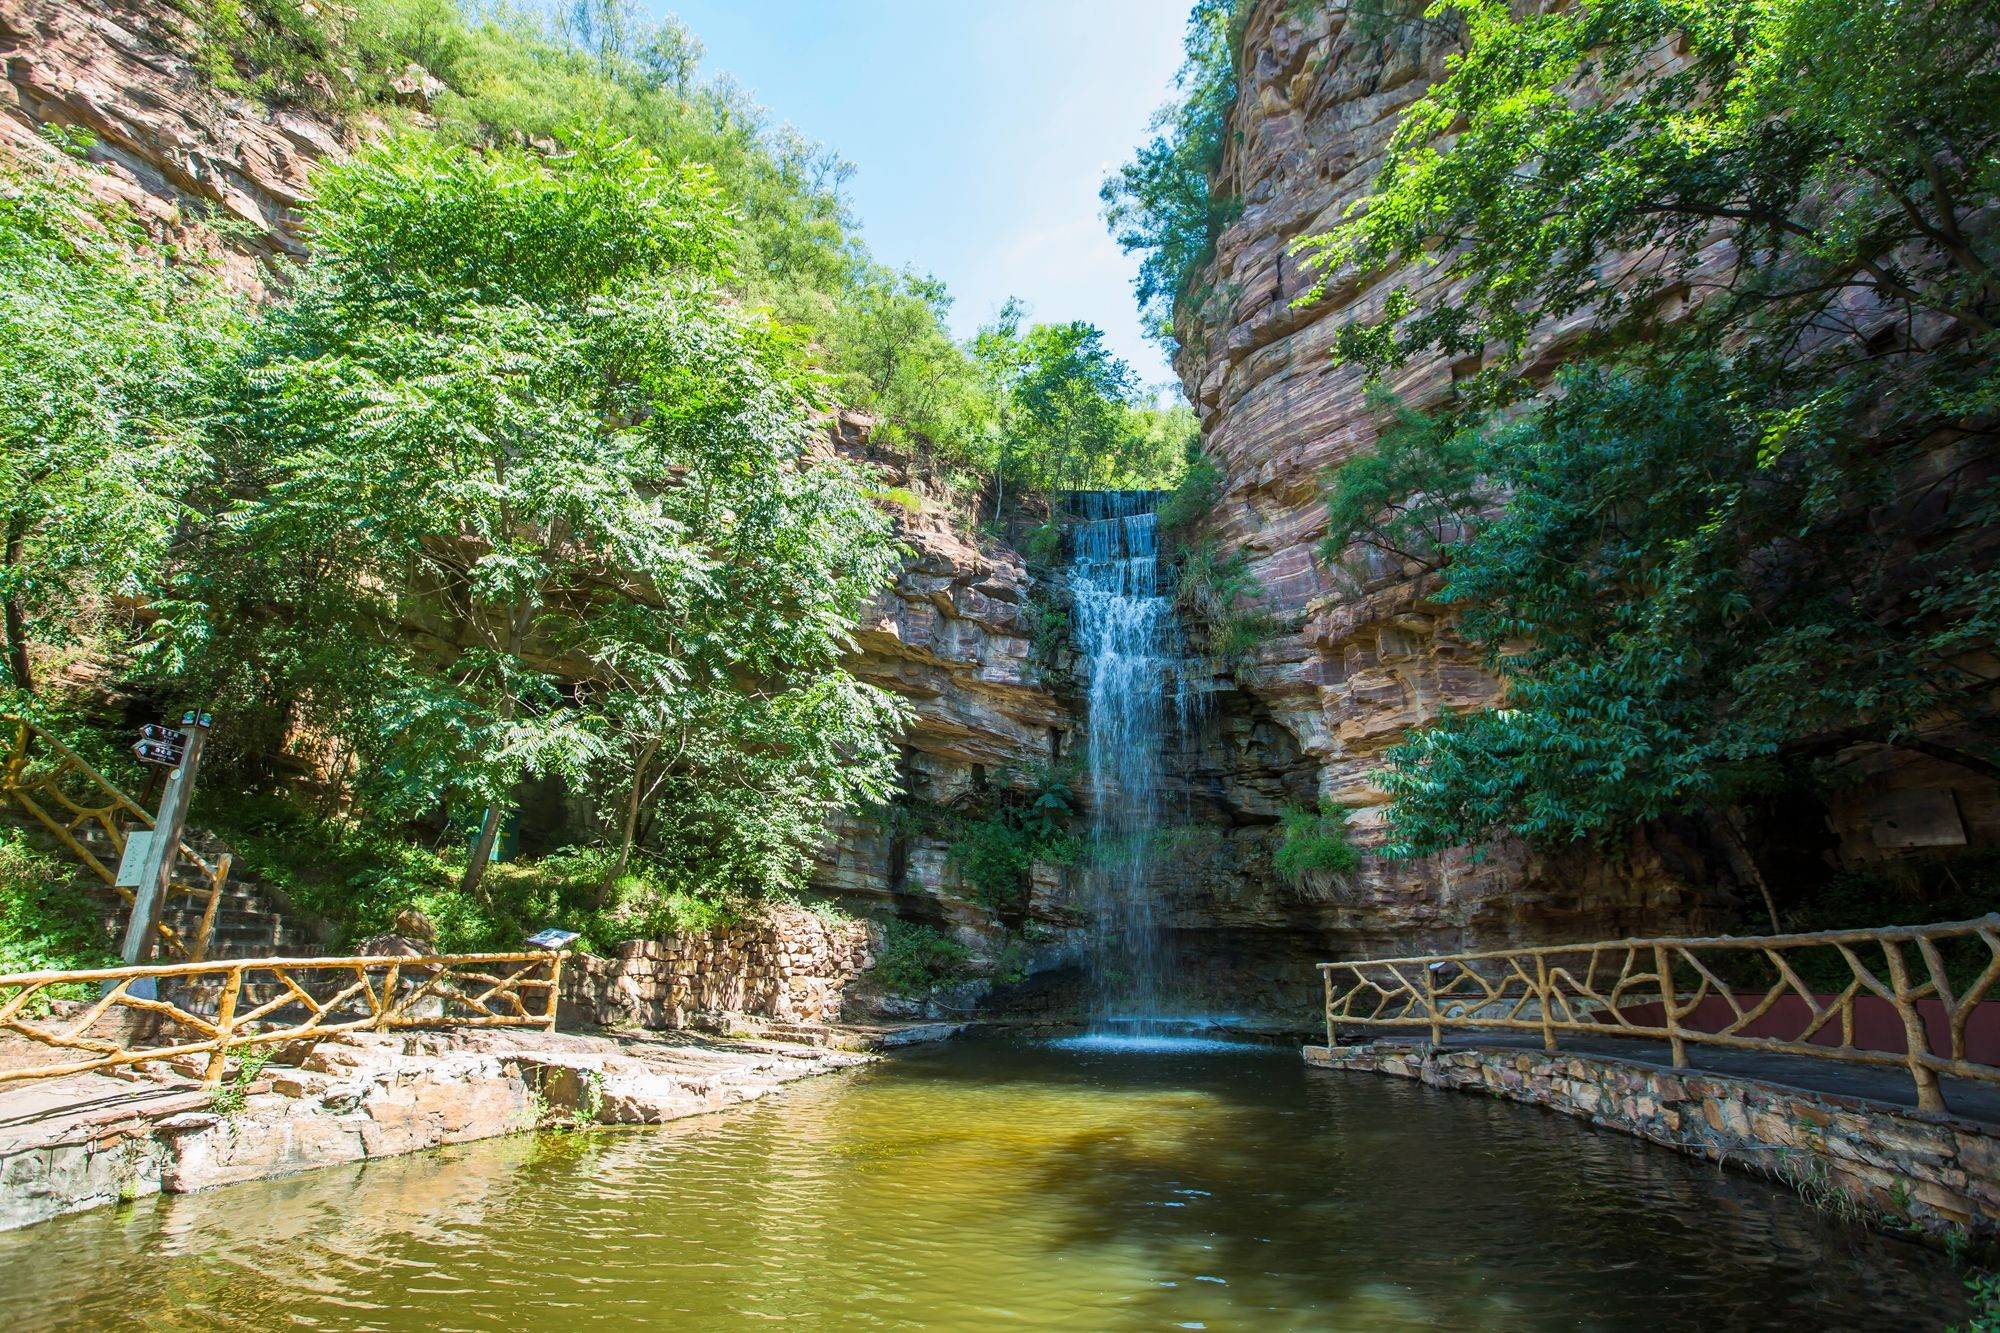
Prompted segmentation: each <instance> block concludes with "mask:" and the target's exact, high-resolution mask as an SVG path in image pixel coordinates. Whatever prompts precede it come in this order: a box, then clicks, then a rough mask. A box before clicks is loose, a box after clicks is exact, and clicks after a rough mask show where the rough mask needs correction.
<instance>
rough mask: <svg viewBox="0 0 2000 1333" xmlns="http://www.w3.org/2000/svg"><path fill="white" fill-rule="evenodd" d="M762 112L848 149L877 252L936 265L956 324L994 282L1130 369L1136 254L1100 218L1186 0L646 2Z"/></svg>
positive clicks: (1137, 345)
mask: <svg viewBox="0 0 2000 1333" xmlns="http://www.w3.org/2000/svg"><path fill="white" fill-rule="evenodd" d="M645 3H646V6H647V8H648V9H649V10H651V12H652V13H653V14H654V16H655V17H659V16H664V15H666V14H674V15H676V16H678V17H679V18H680V20H681V21H682V22H683V23H685V24H687V26H688V27H689V28H691V29H692V30H693V31H694V33H695V35H696V36H698V37H700V38H701V40H702V43H703V45H704V46H705V47H706V50H707V55H706V57H705V59H704V61H703V65H702V69H703V72H704V73H705V74H707V75H710V76H713V75H716V74H720V73H727V74H730V75H733V76H734V77H735V79H736V81H737V82H738V83H740V84H742V85H743V86H744V87H745V88H746V89H748V90H749V91H750V92H751V93H752V94H753V95H754V96H755V98H756V100H757V101H759V102H761V103H762V104H764V105H765V106H766V107H768V108H770V110H771V112H772V115H773V118H774V119H775V120H776V121H779V122H789V123H790V124H792V125H793V126H795V127H796V128H797V129H798V130H800V131H801V132H802V133H804V134H805V135H807V136H808V137H810V138H813V139H816V140H819V141H820V142H822V143H824V144H826V145H827V146H828V147H830V148H833V149H834V150H836V151H837V152H838V153H839V154H840V155H841V156H842V157H845V158H846V159H847V160H848V161H850V162H852V163H854V165H855V172H854V176H853V178H852V180H851V181H850V182H849V185H848V190H847V193H848V196H849V198H850V200H851V201H852V203H853V205H854V211H855V213H856V215H857V216H858V217H859V219H860V221H861V224H862V231H863V235H864V236H865V237H866V239H867V242H868V246H869V249H870V250H872V251H873V252H874V254H875V256H876V258H877V259H879V260H881V261H882V262H884V263H886V264H889V265H891V266H892V267H897V268H901V267H904V266H906V265H908V266H913V267H915V268H918V269H920V270H924V271H928V272H931V273H935V274H936V275H937V276H938V277H940V278H942V279H944V281H945V283H946V284H947V285H948V286H949V287H950V288H951V291H952V293H953V294H954V295H955V296H956V297H957V301H958V303H957V305H956V307H955V308H954V310H953V312H952V313H953V323H954V325H955V327H956V330H957V332H959V333H960V334H961V335H964V334H970V333H971V332H972V331H973V330H974V329H975V328H977V327H978V325H979V324H981V323H983V322H984V321H986V320H987V319H989V318H990V317H991V316H992V313H993V311H994V310H995V309H996V308H997V307H998V306H999V304H1000V303H1001V302H1002V301H1003V300H1005V299H1006V298H1007V297H1008V296H1019V297H1021V298H1022V299H1023V300H1024V301H1026V302H1027V303H1028V305H1029V306H1030V308H1031V317H1032V318H1034V319H1036V320H1046V321H1054V320H1068V319H1087V320H1089V321H1091V322H1092V323H1094V324H1096V325H1098V326H1099V327H1101V328H1103V329H1104V331H1105V335H1106V338H1107V341H1109V343H1110V344H1111V346H1112V347H1113V348H1114V349H1115V350H1116V351H1117V352H1118V354H1119V355H1120V356H1123V357H1124V358H1125V359H1126V360H1128V361H1130V362H1131V363H1132V366H1133V369H1135V370H1136V371H1138V373H1139V375H1140V377H1141V378H1143V379H1144V380H1146V381H1147V382H1148V383H1164V382H1166V381H1168V380H1170V379H1171V378H1172V375H1171V372H1170V371H1169V370H1168V368H1167V365H1166V362H1165V360H1164V358H1163V357H1162V356H1161V354H1160V352H1159V350H1158V349H1157V348H1156V347H1155V346H1154V345H1153V344H1151V343H1150V342H1148V341H1146V339H1145V338H1144V337H1143V336H1142V335H1141V333H1140V326H1139V317H1138V311H1137V308H1136V306H1135V305H1134V302H1133V299H1132V288H1131V280H1132V273H1133V269H1134V262H1133V261H1132V260H1131V259H1129V258H1128V257H1126V256H1125V255H1123V254H1121V253H1119V250H1118V247H1117V246H1116V245H1114V244H1113V243H1112V241H1111V238H1110V236H1109V235H1108V234H1107V233H1106V231H1105V227H1104V223H1103V221H1102V219H1101V218H1100V217H1099V216H1098V214H1099V208H1100V205H1099V203H1098V198H1097V189H1098V184H1099V182H1100V181H1101V180H1102V179H1103V177H1104V174H1105V172H1107V171H1108V170H1110V169H1111V168H1113V167H1115V166H1116V165H1117V164H1119V163H1120V162H1122V161H1124V160H1125V158H1126V157H1127V156H1128V155H1129V154H1130V153H1131V151H1132V149H1133V148H1134V147H1135V146H1136V145H1137V144H1138V143H1139V142H1140V140H1141V138H1142V136H1143V135H1144V134H1145V130H1146V122H1147V119H1148V117H1150V116H1151V115H1152V113H1153V110H1154V108H1155V107H1157V106H1158V105H1159V103H1160V102H1161V101H1163V100H1164V99H1165V98H1166V96H1167V95H1168V92H1169V86H1170V83H1171V81H1172V78H1173V74H1174V71H1175V69H1176V68H1178V67H1179V65H1180V43H1181V33H1182V29H1183V27H1184V26H1185V24H1186V22H1187V13H1188V4H1187V2H1186V0H645Z"/></svg>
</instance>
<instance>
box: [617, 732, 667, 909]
mask: <svg viewBox="0 0 2000 1333" xmlns="http://www.w3.org/2000/svg"><path fill="white" fill-rule="evenodd" d="M663 740H664V738H663V737H660V736H655V737H653V738H652V739H651V740H649V741H647V742H646V748H645V750H644V752H642V753H641V754H640V756H639V759H638V762H636V763H634V764H633V765H632V790H631V791H630V792H629V793H628V794H627V795H626V797H625V827H624V829H623V830H622V831H621V836H620V837H619V840H618V864H617V865H616V866H613V867H612V869H611V871H610V872H609V873H608V874H606V875H605V877H604V888H605V891H606V892H607V893H608V892H610V890H611V887H612V886H613V885H614V884H616V883H617V882H618V877H619V876H620V875H622V874H624V873H625V867H626V866H627V865H630V864H631V861H632V842H633V839H634V838H635V837H636V836H637V835H638V831H639V802H640V798H641V796H642V794H643V793H644V792H645V789H646V766H647V765H648V764H650V763H652V762H653V756H654V755H656V754H658V753H659V752H660V745H661V744H662V742H663Z"/></svg>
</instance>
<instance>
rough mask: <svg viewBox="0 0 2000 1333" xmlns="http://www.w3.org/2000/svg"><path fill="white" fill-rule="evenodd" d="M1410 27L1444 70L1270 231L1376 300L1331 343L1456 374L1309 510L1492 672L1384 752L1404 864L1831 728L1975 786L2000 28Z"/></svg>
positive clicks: (1654, 792)
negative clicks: (1416, 596) (1484, 687)
mask: <svg viewBox="0 0 2000 1333" xmlns="http://www.w3.org/2000/svg"><path fill="white" fill-rule="evenodd" d="M1432 14H1433V16H1434V17H1447V18H1451V19H1455V20H1456V21H1457V22H1458V23H1459V24H1460V25H1461V26H1462V32H1463V38H1464V40H1463V49H1462V51H1461V52H1460V53H1459V54H1458V55H1457V56H1456V57H1454V58H1453V60H1452V61H1451V63H1450V66H1449V68H1448V70H1447V72H1446V75H1445V77H1444V78H1443V79H1441V80H1440V81H1439V82H1438V83H1437V84H1436V85H1434V86H1433V88H1432V89H1431V90H1430V91H1429V93H1428V94H1427V95H1426V96H1425V97H1424V98H1422V99H1420V101H1419V102H1417V103H1416V104H1415V105H1414V107H1413V108H1412V110H1411V111H1410V112H1409V113H1407V114H1406V116H1405V117H1404V119H1403V120H1402V122H1401V123H1400V124H1399V125H1398V127H1397V130H1396V134H1395V137H1394V140H1393V144H1392V149H1391V154H1390V158H1389V161H1388V164H1387V166H1386V168H1385V170H1384V171H1383V173H1382V176H1381V178H1380V180H1379V181H1378V183H1377V187H1376V190H1375V192H1374V193H1373V194H1372V195H1371V196H1370V197H1369V198H1368V199H1366V200H1364V201H1363V202H1362V203H1361V204H1359V205H1357V206H1356V208H1355V210H1354V211H1353V213H1352V214H1351V215H1350V217H1349V219H1348V220H1347V221H1345V222H1343V223H1342V224H1340V225H1339V226H1338V227H1336V228H1335V229H1334V230H1332V231H1331V232H1328V233H1326V234H1324V235H1321V236H1315V237H1309V238H1306V239H1305V240H1304V241H1302V242H1301V248H1302V250H1303V252H1304V253H1305V254H1306V256H1307V258H1308V261H1309V262H1310V263H1312V264H1314V265H1315V266H1316V267H1317V268H1318V269H1319V271H1320V274H1321V278H1322V289H1321V290H1320V291H1319V292H1318V293H1316V294H1315V295H1316V296H1321V297H1323V296H1325V295H1327V294H1329V293H1332V292H1336V291H1337V292H1341V293H1352V292H1354V291H1356V290H1358V284H1361V283H1365V282H1375V283H1381V282H1384V281H1385V280H1386V283H1387V286H1386V287H1385V288H1384V290H1385V292H1386V296H1385V297H1384V299H1383V300H1382V302H1381V303H1380V305H1379V307H1375V308H1379V309H1380V311H1381V313H1380V315H1379V317H1374V318H1363V319H1357V320H1355V321H1353V322H1351V323H1349V324H1348V325H1347V326H1346V327H1344V328H1343V329H1342V330H1341V332H1340V337H1339V342H1338V355H1339V356H1340V357H1342V358H1345V359H1350V360H1353V361H1356V362H1359V363H1360V364H1362V365H1364V366H1366V367H1368V368H1369V369H1371V370H1372V371H1374V372H1377V373H1381V372H1387V371H1389V370H1391V369H1393V368H1395V367H1397V366H1400V365H1403V364H1405V363H1406V362H1409V361H1411V360H1412V359H1414V358H1419V357H1441V358H1446V359H1450V360H1452V361H1454V362H1459V361H1461V360H1462V359H1464V358H1470V357H1483V358H1484V359H1485V366H1484V369H1483V371H1481V373H1479V374H1478V375H1477V376H1475V377H1473V378H1471V379H1461V382H1460V383H1459V385H1458V386H1457V387H1458V390H1459V392H1458V394H1457V395H1456V397H1455V400H1454V401H1453V402H1452V403H1451V404H1448V405H1446V406H1445V407H1444V408H1443V409H1441V410H1439V411H1437V412H1434V413H1432V414H1431V415H1429V416H1423V415H1410V414H1406V415H1405V417H1404V418H1403V419H1402V421H1401V422H1400V424H1398V425H1396V426H1394V427H1393V428H1392V429H1390V430H1389V431H1388V432H1387V433H1386V434H1385V438H1384V440H1383V444H1382V447H1381V448H1380V449H1379V450H1378V451H1377V452H1376V453H1375V454H1374V455H1373V456H1371V457H1368V458H1365V459H1362V460H1358V461H1357V462H1355V463H1352V464H1350V465H1348V466H1347V467H1345V468H1343V469H1342V470H1341V471H1340V473H1339V474H1338V475H1337V476H1336V477H1335V478H1334V479H1333V483H1332V485H1331V488H1330V492H1329V505H1330V514H1331V517H1332V519H1333V523H1332V537H1331V539H1330V545H1331V546H1332V547H1334V548H1336V549H1347V550H1351V551H1361V552H1372V553H1373V559H1372V560H1371V561H1369V562H1367V564H1368V567H1367V568H1365V569H1363V570H1361V571H1359V572H1360V573H1361V574H1362V576H1363V577H1377V576H1379V575H1381V574H1383V573H1398V574H1401V575H1416V576H1419V577H1427V578H1431V579H1433V580H1434V582H1433V584H1432V586H1433V587H1435V588H1436V595H1437V596H1438V597H1439V598H1440V599H1441V600H1442V601H1444V602H1445V603H1447V604H1448V605H1451V606H1453V607H1456V608H1458V609H1459V611H1460V613H1461V616H1462V621H1461V624H1462V628H1463V630H1464V631H1465V632H1466V634H1467V635H1468V637H1469V638H1470V639H1471V640H1472V641H1473V642H1474V643H1476V644H1478V645H1481V646H1483V647H1484V649H1485V650H1486V652H1487V654H1488V657H1489V660H1490V661H1491V663H1492V664H1493V665H1494V666H1495V667H1496V668H1497V669H1499V670H1501V671H1502V673H1503V674H1504V675H1505V677H1506V679H1507V682H1508V693H1509V697H1508V701H1507V706H1506V707H1504V708H1500V709H1493V710H1485V711H1480V712H1475V713H1472V714H1467V715H1463V716H1452V717H1447V718H1445V719H1442V720H1440V721H1439V722H1438V723H1437V724H1436V725H1434V726H1433V727H1431V728H1429V729H1427V730H1425V731H1423V732H1420V733H1417V734H1415V735H1413V736H1412V737H1411V738H1410V739H1409V740H1407V741H1406V742H1405V743H1404V744H1402V745H1400V746H1398V747H1396V748H1395V749H1394V750H1393V751H1391V753H1390V755H1389V759H1390V770H1389V773H1388V775H1387V778H1386V781H1387V784H1388V786H1389V788H1390V790H1391V791H1392V792H1393V793H1394V794H1395V796H1396V798H1397V799H1396V803H1395V805H1394V806H1393V807H1392V815H1393V827H1394V829H1395V831H1396V833H1397V835H1398V838H1399V845H1400V847H1401V849H1402V850H1404V851H1409V852H1425V851H1432V850H1437V849H1440V848H1443V847H1448V846H1454V845H1459V844H1463V843H1467V842H1473V841H1477V840H1479V839H1480V838H1482V837H1484V836H1486V835H1487V834H1489V833H1491V832H1494V831H1497V830H1507V831H1511V832H1514V833H1518V834H1522V835H1526V836H1528V837H1530V838H1535V839H1540V840H1544V841H1555V842H1562V841H1568V840H1572V839H1576V838H1581V837H1587V836H1591V835H1594V834H1597V833H1599V832H1602V831H1605V830H1609V829H1615V828H1617V827H1620V826H1623V825H1627V824H1630V823H1632V822H1634V821H1638V820H1644V819H1648V818H1652V817H1655V816H1658V815H1662V814H1666V813H1672V812H1689V811H1712V810H1714V809H1715V808H1717V807H1718V806H1727V805H1728V804H1730V803H1732V802H1735V801H1738V800H1740V799H1743V798H1745V797H1746V796H1747V795H1748V794H1750V793H1754V792H1756V791H1757V790H1759V789H1760V788H1764V787H1768V786H1769V785H1770V784H1772V783H1776V782H1791V781H1798V780H1799V774H1800V773H1801V771H1802V770H1801V769H1800V767H1799V761H1801V760H1810V759H1812V758H1814V757H1816V756H1824V755H1828V754H1831V753H1833V752H1834V751H1835V750H1837V749H1839V748H1841V747H1842V746H1845V745H1848V744H1851V743H1853V742H1855V741H1864V740H1866V741H1877V742H1886V743H1894V744H1899V745H1906V746H1913V747H1918V748H1927V749H1929V750H1931V751H1933V752H1935V753H1938V754H1940V755H1942V756H1944V757H1948V758H1950V759H1951V760H1952V761H1953V762H1956V763H1959V764H1962V765H1967V766H1970V767H1974V768H1980V769H1982V770H1983V771H1989V772H1992V771H2000V770H1995V769H1994V765H1993V758H1992V754H1993V752H1992V747H1991V743H1990V716H1989V704H1988V702H1987V700H1988V697H1989V695H1990V691H1991V686H1992V684H1993V683H1994V682H1993V680H1992V679H1991V672H1990V667H1989V666H1984V665H1982V662H1984V661H1985V658H1984V657H1983V656H1982V654H1983V653H1984V652H1985V651H1986V650H1988V649H1990V645H1991V642H1992V633H1993V630H1994V628H1995V626H1996V624H2000V620H1996V616H1995V610H1996V608H2000V589H1996V587H1995V580H1994V578H1993V575H1992V573H1991V568H1992V557H1993V551H1992V545H1993V543H1992V539H1991V536H1990V526H1991V523H1992V521H1993V518H1994V517H1995V515H1996V512H2000V508H1997V507H1996V492H1995V489H1994V482H1993V477H1994V461H1993V446H1994V439H1993V432H1992V421H1993V408H1994V405H1995V402H1996V393H1995V390H1996V387H2000V381H1996V378H1995V375H1994V356H1993V353H1994V351H1995V341H1994V336H1995V335H1994V333H1993V327H1994V326H1993V320H1994V315H1995V310H1996V305H1995V303H1996V300H2000V284H1996V282H1995V272H1996V270H1995V268H1994V264H1995V245H1994V242H1993V238H1992V236H1991V233H1990V229H1989V228H1988V227H1986V226H1985V225H1984V223H1983V221H1982V219H1983V217H1984V216H1985V214H1986V213H1987V212H1988V211H1989V210H1990V209H1991V207H1992V205H1993V203H1994V201H1995V192H1996V187H2000V176H1996V175H1995V174H1994V170H1993V160H1994V159H1993V148H1994V145H1995V143H1996V142H2000V99H1996V97H1995V95H1994V94H1995V92H1996V88H1995V86H1994V80H1995V78H1996V77H2000V76H1996V74H1995V72H1994V71H1995V69H1996V65H1995V61H1994V55H1995V53H1996V48H2000V8H1996V7H1995V6H1994V5H1993V4H1991V3H1981V2H1978V0H1925V2H1924V3H1918V4H1908V3H1900V2H1899V0H1859V2H1857V0H1784V2H1783V3H1750V2H1749V0H1595V2H1594V3H1586V4H1577V5H1571V6H1564V7H1560V8H1555V9H1553V10H1551V11H1550V12H1533V13H1526V14H1522V13H1519V12H1518V11H1517V10H1516V9H1514V8H1511V7H1510V6H1508V5H1506V4H1504V3H1499V2H1498V0H1494V2H1492V3H1489V2H1488V0H1463V2H1462V3H1445V4H1440V5H1436V6H1434V7H1433V10H1432ZM1438 262H1445V263H1449V264H1450V265H1451V276H1452V279H1453V281H1451V282H1449V283H1437V282H1434V281H1429V280H1426V281H1425V282H1424V285H1423V288H1422V293H1423V294H1422V295H1421V296H1420V295H1419V294H1418V288H1417V286H1416V285H1415V284H1416V281H1417V279H1416V271H1417V270H1420V269H1421V268H1423V267H1424V266H1427V265H1429V264H1432V263H1438ZM1585 317H1587V320H1588V324H1589V327H1590V328H1591V330H1592V332H1591V333H1590V335H1589V336H1588V337H1586V338H1584V339H1583V340H1582V342H1581V343H1574V342H1572V343H1571V344H1570V346H1569V348H1568V351H1569V354H1570V355H1571V356H1572V357H1573V360H1572V364H1571V365H1570V367H1569V368H1568V369H1566V370H1565V371H1564V372H1563V373H1562V374H1561V375H1560V376H1559V377H1558V378H1557V382H1556V384H1555V386H1554V391H1553V392H1551V393H1544V383H1543V381H1542V380H1541V379H1540V378H1539V377H1538V376H1537V375H1536V374H1534V373H1532V372H1530V373H1526V374H1524V373H1523V372H1524V370H1529V369H1530V367H1529V364H1528V363H1530V362H1532V361H1535V360H1537V359H1540V358H1544V357H1547V356H1548V355H1549V350H1548V349H1549V346H1550V339H1551V338H1552V337H1554V336H1555V333H1556V330H1557V329H1558V327H1559V326H1560V327H1567V326H1569V325H1573V324H1574V323H1575V322H1576V321H1578V320H1581V319H1583V318H1585ZM1566 322H1567V323H1566ZM1538 393H1541V394H1543V397H1542V398H1541V400H1540V401H1539V402H1537V403H1534V404H1532V405H1527V406H1525V407H1516V408H1513V409H1510V410H1508V411H1506V412H1503V413H1500V414H1498V415H1495V414H1494V411H1493V409H1495V408H1497V407H1505V406H1506V405H1507V404H1509V403H1515V402H1517V401H1518V400H1520V399H1522V398H1524V397H1526V396H1529V395H1534V394H1538ZM1468 533H1470V536H1469V539H1466V540H1463V541H1461V540H1460V539H1461V538H1465V537H1466V534H1468Z"/></svg>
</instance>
